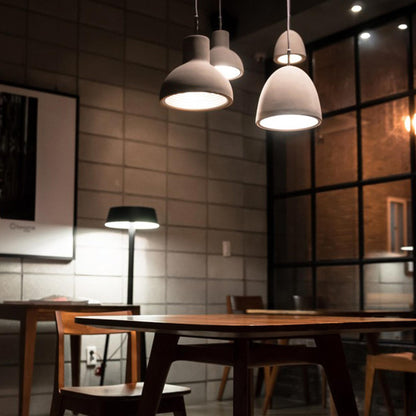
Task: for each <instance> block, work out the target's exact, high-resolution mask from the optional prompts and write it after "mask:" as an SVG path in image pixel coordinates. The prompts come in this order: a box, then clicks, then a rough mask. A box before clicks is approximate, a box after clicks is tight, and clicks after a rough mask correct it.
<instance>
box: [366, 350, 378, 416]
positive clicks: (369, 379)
mask: <svg viewBox="0 0 416 416" xmlns="http://www.w3.org/2000/svg"><path fill="white" fill-rule="evenodd" d="M374 375H375V367H374V364H373V361H372V359H371V356H367V364H366V368H365V400H364V416H370V412H371V401H372V398H373V388H374Z"/></svg>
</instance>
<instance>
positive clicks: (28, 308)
mask: <svg viewBox="0 0 416 416" xmlns="http://www.w3.org/2000/svg"><path fill="white" fill-rule="evenodd" d="M132 308H134V310H135V311H137V313H140V306H138V305H125V304H120V303H117V304H111V303H102V304H97V303H84V302H67V301H26V300H22V301H13V302H4V303H0V319H10V320H21V319H23V318H24V316H25V314H26V313H29V312H34V313H36V314H37V315H38V317H37V318H38V320H43V321H49V320H53V321H54V320H55V315H54V312H55V311H57V310H65V311H75V312H76V311H78V312H91V313H94V312H104V311H111V310H114V311H124V310H129V309H132ZM134 313H136V312H134Z"/></svg>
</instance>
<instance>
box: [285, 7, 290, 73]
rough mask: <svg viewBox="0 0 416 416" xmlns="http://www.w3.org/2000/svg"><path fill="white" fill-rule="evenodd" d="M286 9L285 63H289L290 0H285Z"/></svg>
mask: <svg viewBox="0 0 416 416" xmlns="http://www.w3.org/2000/svg"><path fill="white" fill-rule="evenodd" d="M286 11H287V16H286V22H287V28H286V30H287V32H286V33H287V64H288V65H290V36H289V33H290V0H287V2H286Z"/></svg>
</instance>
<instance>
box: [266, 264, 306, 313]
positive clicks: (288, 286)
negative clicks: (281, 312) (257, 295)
mask: <svg viewBox="0 0 416 416" xmlns="http://www.w3.org/2000/svg"><path fill="white" fill-rule="evenodd" d="M273 283H274V284H273V291H274V296H273V299H274V300H275V304H274V305H273V307H274V308H276V309H294V299H293V296H294V295H300V296H305V297H308V298H310V297H312V293H313V292H312V272H311V269H310V268H309V267H294V268H290V269H289V268H284V269H280V268H279V269H276V270H275V275H274V282H273Z"/></svg>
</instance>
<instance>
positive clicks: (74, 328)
mask: <svg viewBox="0 0 416 416" xmlns="http://www.w3.org/2000/svg"><path fill="white" fill-rule="evenodd" d="M92 314H93V315H132V311H131V310H125V311H113V312H99V313H98V312H93V313H92V312H72V311H71V312H65V311H55V318H56V329H57V332H58V342H57V348H56V365H55V387H56V388H58V389H60V388H62V387H64V379H65V377H64V368H65V358H64V357H65V354H64V353H65V351H64V349H65V339H64V338H65V337H64V336H65V335H71V337H72V339H71V357H72V358H73V357H74V356H77V357H78V358H79V356H80V351H77V354H75V355H74V354H73V353H74V351H72V348H78V349H79V347H80V336H81V335H109V334H128V352H127V366H126V380H128V381H129V382H132V383H136V382H137V381H138V370H137V369H138V366H137V363H138V357H137V355H138V352H137V351H138V344H137V335H136V332H135V331H128V330H125V329H124V330H123V329H120V330H119V329H106V328H97V327H93V326H89V325H83V324H78V323H76V322H75V317H76V316H86V315H92ZM76 338H77V339H78V343H75V342H73V340H75V339H76ZM71 365H72V366H74V365H76V366H78V368H79V365H80V363H79V361H78V363H71Z"/></svg>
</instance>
